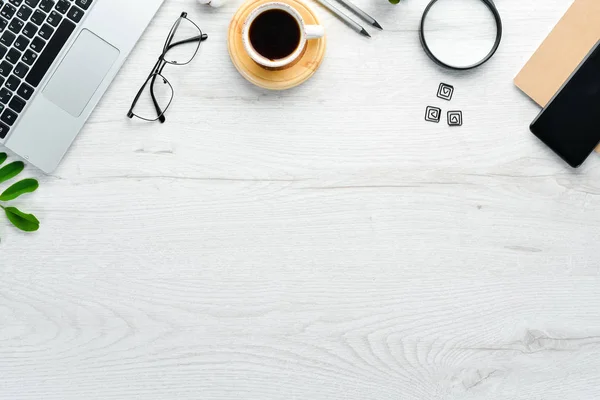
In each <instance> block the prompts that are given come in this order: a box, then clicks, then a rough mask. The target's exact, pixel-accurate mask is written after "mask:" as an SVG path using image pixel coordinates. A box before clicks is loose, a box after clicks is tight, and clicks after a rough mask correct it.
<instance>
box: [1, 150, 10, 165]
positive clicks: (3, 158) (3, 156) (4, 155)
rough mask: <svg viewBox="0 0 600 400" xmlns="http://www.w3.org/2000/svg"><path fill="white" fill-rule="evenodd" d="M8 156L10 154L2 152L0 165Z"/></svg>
mask: <svg viewBox="0 0 600 400" xmlns="http://www.w3.org/2000/svg"><path fill="white" fill-rule="evenodd" d="M7 158H8V156H7V155H6V153H0V165H2V163H3V162H4V161H6V159H7Z"/></svg>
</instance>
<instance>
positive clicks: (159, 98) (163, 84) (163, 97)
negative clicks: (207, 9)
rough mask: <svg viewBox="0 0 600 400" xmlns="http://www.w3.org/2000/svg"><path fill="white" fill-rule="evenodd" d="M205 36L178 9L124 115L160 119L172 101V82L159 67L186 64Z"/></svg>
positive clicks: (193, 55) (162, 118)
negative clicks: (173, 21)
mask: <svg viewBox="0 0 600 400" xmlns="http://www.w3.org/2000/svg"><path fill="white" fill-rule="evenodd" d="M206 39H208V35H206V34H205V33H202V30H201V29H200V28H199V27H198V25H196V24H195V23H194V22H192V21H191V20H189V19H188V18H187V13H186V12H183V13H181V16H180V17H179V18H178V19H177V21H175V24H173V27H172V28H171V31H170V32H169V36H167V40H166V41H165V45H164V47H163V52H162V54H161V55H160V56H159V57H158V61H157V62H156V64H155V65H154V67H153V68H152V71H151V72H150V75H148V78H146V82H145V83H144V85H143V86H142V87H141V88H140V90H139V91H138V93H137V95H136V96H135V99H134V100H133V103H132V104H131V108H130V109H129V112H128V113H127V116H128V117H129V118H133V117H138V118H140V119H143V120H146V121H160V122H161V123H164V122H165V120H166V119H165V112H166V111H167V109H168V108H169V106H170V105H171V101H173V96H174V92H173V86H171V84H170V83H169V81H168V80H167V78H165V77H164V76H163V75H162V73H163V70H164V68H165V67H166V66H167V64H171V65H187V64H189V63H190V62H191V61H192V60H193V59H194V57H196V54H198V49H199V48H200V43H202V42H203V41H205V40H206Z"/></svg>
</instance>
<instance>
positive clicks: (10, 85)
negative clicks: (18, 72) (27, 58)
mask: <svg viewBox="0 0 600 400" xmlns="http://www.w3.org/2000/svg"><path fill="white" fill-rule="evenodd" d="M20 83H21V80H20V79H19V78H17V77H16V76H14V75H11V76H10V77H9V78H8V79H7V80H6V83H5V84H4V87H5V88H7V89H8V90H10V91H13V92H14V91H16V90H17V88H18V87H19V84H20Z"/></svg>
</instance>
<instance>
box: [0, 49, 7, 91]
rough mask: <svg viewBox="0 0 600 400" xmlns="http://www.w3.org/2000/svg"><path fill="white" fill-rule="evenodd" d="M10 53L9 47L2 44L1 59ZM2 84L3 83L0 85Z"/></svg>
mask: <svg viewBox="0 0 600 400" xmlns="http://www.w3.org/2000/svg"><path fill="white" fill-rule="evenodd" d="M6 53H8V49H7V48H6V47H4V46H2V45H1V44H0V59H1V58H2V57H4V56H5V55H6ZM0 86H2V85H0Z"/></svg>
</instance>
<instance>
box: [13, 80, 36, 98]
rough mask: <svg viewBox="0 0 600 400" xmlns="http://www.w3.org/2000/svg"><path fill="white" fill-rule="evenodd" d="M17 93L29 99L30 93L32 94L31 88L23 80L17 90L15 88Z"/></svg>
mask: <svg viewBox="0 0 600 400" xmlns="http://www.w3.org/2000/svg"><path fill="white" fill-rule="evenodd" d="M17 94H18V95H19V96H21V97H22V98H24V99H25V100H29V99H30V98H31V95H32V94H33V88H32V87H31V86H29V85H28V84H26V83H25V82H23V83H21V86H19V90H17Z"/></svg>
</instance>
